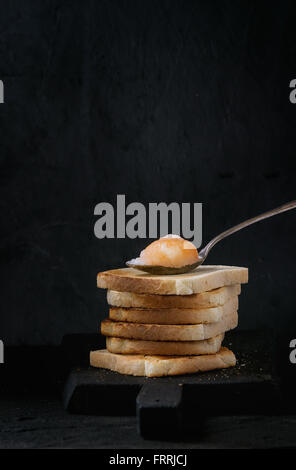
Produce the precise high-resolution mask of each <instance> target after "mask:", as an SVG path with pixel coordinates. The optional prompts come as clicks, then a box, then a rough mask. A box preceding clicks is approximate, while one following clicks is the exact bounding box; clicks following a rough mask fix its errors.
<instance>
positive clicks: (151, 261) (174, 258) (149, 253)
mask: <svg viewBox="0 0 296 470" xmlns="http://www.w3.org/2000/svg"><path fill="white" fill-rule="evenodd" d="M140 260H141V261H142V262H143V264H146V265H150V266H166V267H171V268H179V267H181V266H186V265H188V264H193V263H196V262H197V260H198V251H197V249H196V247H195V246H194V245H193V243H191V242H189V241H187V240H184V239H183V238H181V237H178V238H177V237H176V238H173V237H172V238H160V239H159V240H156V241H155V242H152V243H151V244H150V245H148V246H147V248H145V250H143V251H142V252H141V254H140Z"/></svg>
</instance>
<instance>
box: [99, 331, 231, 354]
mask: <svg viewBox="0 0 296 470" xmlns="http://www.w3.org/2000/svg"><path fill="white" fill-rule="evenodd" d="M223 338H224V334H221V335H217V336H215V337H214V338H209V339H205V340H203V341H143V340H137V339H125V338H111V337H107V338H106V346H107V350H108V351H109V352H112V353H115V354H144V355H146V354H148V355H161V356H189V355H201V354H215V353H217V352H218V351H219V350H220V348H221V344H222V341H223Z"/></svg>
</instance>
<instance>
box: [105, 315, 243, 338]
mask: <svg viewBox="0 0 296 470" xmlns="http://www.w3.org/2000/svg"><path fill="white" fill-rule="evenodd" d="M237 323H238V315H237V312H236V311H235V312H232V313H231V314H229V315H226V316H225V317H224V318H223V319H222V320H221V321H219V322H216V323H209V324H197V325H159V324H147V323H145V324H144V323H127V322H115V321H112V320H109V319H106V320H103V321H102V323H101V333H102V334H103V335H105V336H114V337H117V338H130V339H142V340H148V341H200V340H203V339H208V338H212V337H213V336H217V335H219V334H221V333H224V332H225V331H228V330H231V329H232V328H235V327H236V326H237Z"/></svg>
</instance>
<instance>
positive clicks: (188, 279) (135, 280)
mask: <svg viewBox="0 0 296 470" xmlns="http://www.w3.org/2000/svg"><path fill="white" fill-rule="evenodd" d="M247 281H248V269H247V268H240V267H235V266H200V267H198V268H197V269H196V270H194V271H192V272H190V273H187V274H176V275H170V276H156V275H151V274H146V273H143V272H141V271H138V270H136V269H133V268H124V269H114V270H110V271H104V272H102V273H99V274H98V276H97V285H98V287H101V288H104V289H112V290H116V291H123V292H136V293H143V294H159V295H191V294H197V293H201V292H206V291H209V290H212V289H216V288H218V287H222V286H226V285H233V284H243V283H246V282H247Z"/></svg>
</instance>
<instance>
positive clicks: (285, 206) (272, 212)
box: [199, 201, 296, 257]
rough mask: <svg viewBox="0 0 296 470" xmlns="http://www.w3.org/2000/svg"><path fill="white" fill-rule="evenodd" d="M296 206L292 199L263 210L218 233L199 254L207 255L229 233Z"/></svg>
mask: <svg viewBox="0 0 296 470" xmlns="http://www.w3.org/2000/svg"><path fill="white" fill-rule="evenodd" d="M295 208H296V201H290V202H287V203H286V204H283V205H282V206H280V207H277V208H276V209H272V210H270V211H267V212H263V214H260V215H257V216H256V217H252V218H251V219H248V220H245V221H244V222H241V223H240V224H238V225H235V226H234V227H232V228H229V229H228V230H225V232H222V233H220V235H217V236H216V237H215V238H213V239H212V240H211V241H210V242H209V243H208V244H207V245H206V246H205V247H204V248H203V249H202V250H201V251H200V253H199V254H200V256H201V257H206V256H207V255H208V253H209V251H210V250H211V249H212V248H213V246H214V245H216V243H218V242H219V241H220V240H223V238H226V237H228V236H229V235H232V234H233V233H235V232H238V231H239V230H241V229H242V228H245V227H248V226H249V225H252V224H255V223H256V222H259V221H260V220H263V219H267V218H268V217H272V216H273V215H276V214H280V213H281V212H286V211H289V210H291V209H295Z"/></svg>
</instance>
